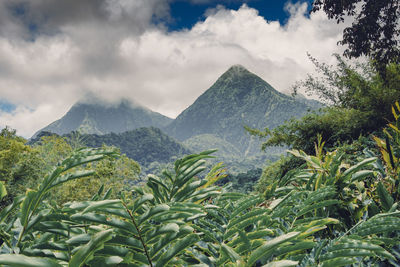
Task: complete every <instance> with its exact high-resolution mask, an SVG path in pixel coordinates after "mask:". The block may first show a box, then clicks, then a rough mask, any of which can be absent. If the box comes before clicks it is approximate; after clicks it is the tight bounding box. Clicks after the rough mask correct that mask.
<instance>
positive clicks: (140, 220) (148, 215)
mask: <svg viewBox="0 0 400 267" xmlns="http://www.w3.org/2000/svg"><path fill="white" fill-rule="evenodd" d="M167 210H169V206H168V205H166V204H158V205H157V206H154V207H152V208H150V209H149V210H148V211H146V212H145V213H144V214H143V215H141V216H140V217H139V218H138V220H137V221H138V225H141V224H142V223H143V222H145V221H146V220H148V219H150V218H151V217H153V216H155V215H157V214H159V213H161V212H164V211H167Z"/></svg>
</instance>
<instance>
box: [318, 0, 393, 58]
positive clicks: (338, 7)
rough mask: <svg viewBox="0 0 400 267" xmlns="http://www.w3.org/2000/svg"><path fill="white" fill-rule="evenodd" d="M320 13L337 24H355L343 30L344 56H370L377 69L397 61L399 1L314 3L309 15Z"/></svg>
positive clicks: (325, 1)
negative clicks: (351, 21) (346, 22)
mask: <svg viewBox="0 0 400 267" xmlns="http://www.w3.org/2000/svg"><path fill="white" fill-rule="evenodd" d="M318 10H323V11H324V12H325V13H326V14H327V15H328V18H330V19H335V20H336V21H337V22H338V23H340V22H344V20H345V19H346V17H349V16H350V17H353V18H354V22H353V23H352V25H351V26H349V27H346V28H345V29H344V31H343V40H342V41H340V42H339V43H340V44H342V45H347V46H348V47H347V48H346V50H345V51H344V55H345V56H347V57H349V58H352V57H356V58H357V57H360V56H363V55H364V56H368V57H372V58H373V59H374V60H375V61H376V63H377V64H378V65H379V66H384V65H386V64H388V63H399V62H400V50H399V37H400V27H399V20H400V2H399V1H398V0H344V1H337V0H315V1H314V3H313V8H312V10H311V12H316V11H318Z"/></svg>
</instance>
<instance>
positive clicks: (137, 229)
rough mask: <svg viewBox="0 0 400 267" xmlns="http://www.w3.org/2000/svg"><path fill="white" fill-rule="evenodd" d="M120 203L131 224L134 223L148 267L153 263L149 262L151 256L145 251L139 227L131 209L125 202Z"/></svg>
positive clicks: (151, 266)
mask: <svg viewBox="0 0 400 267" xmlns="http://www.w3.org/2000/svg"><path fill="white" fill-rule="evenodd" d="M122 205H124V207H125V209H126V211H127V212H128V214H129V217H131V220H132V223H133V225H135V228H136V231H137V232H138V236H137V237H138V238H139V240H140V242H141V243H142V246H143V249H144V253H145V254H146V257H147V260H148V262H149V264H150V267H153V263H152V262H151V258H150V255H149V252H148V251H147V247H146V243H145V242H144V240H143V238H142V233H141V232H140V228H139V226H138V225H137V224H136V221H135V218H134V217H133V214H132V212H131V210H130V209H129V208H128V207H127V206H126V204H125V202H123V201H122Z"/></svg>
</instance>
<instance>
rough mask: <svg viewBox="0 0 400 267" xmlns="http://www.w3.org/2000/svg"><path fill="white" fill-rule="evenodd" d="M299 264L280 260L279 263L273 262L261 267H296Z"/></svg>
mask: <svg viewBox="0 0 400 267" xmlns="http://www.w3.org/2000/svg"><path fill="white" fill-rule="evenodd" d="M298 263H299V262H298V261H291V260H281V261H273V262H270V263H268V264H266V265H263V266H262V267H290V266H296V265H297V264H298Z"/></svg>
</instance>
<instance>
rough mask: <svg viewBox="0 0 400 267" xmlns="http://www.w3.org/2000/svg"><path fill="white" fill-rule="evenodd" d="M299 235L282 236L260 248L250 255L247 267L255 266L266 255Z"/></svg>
mask: <svg viewBox="0 0 400 267" xmlns="http://www.w3.org/2000/svg"><path fill="white" fill-rule="evenodd" d="M299 234H300V232H290V233H288V234H285V235H281V236H278V237H276V238H274V239H271V240H268V241H267V242H265V243H264V244H263V245H262V246H260V247H259V248H257V249H256V250H254V251H253V252H252V253H251V254H250V257H249V259H248V261H247V265H246V266H249V267H250V266H253V264H254V263H256V261H257V260H259V259H260V258H261V257H263V256H264V255H265V254H267V253H268V252H269V251H271V250H273V249H276V248H277V247H278V246H279V245H280V244H282V243H285V242H287V241H290V240H292V239H294V238H296V237H297V236H298V235H299Z"/></svg>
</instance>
